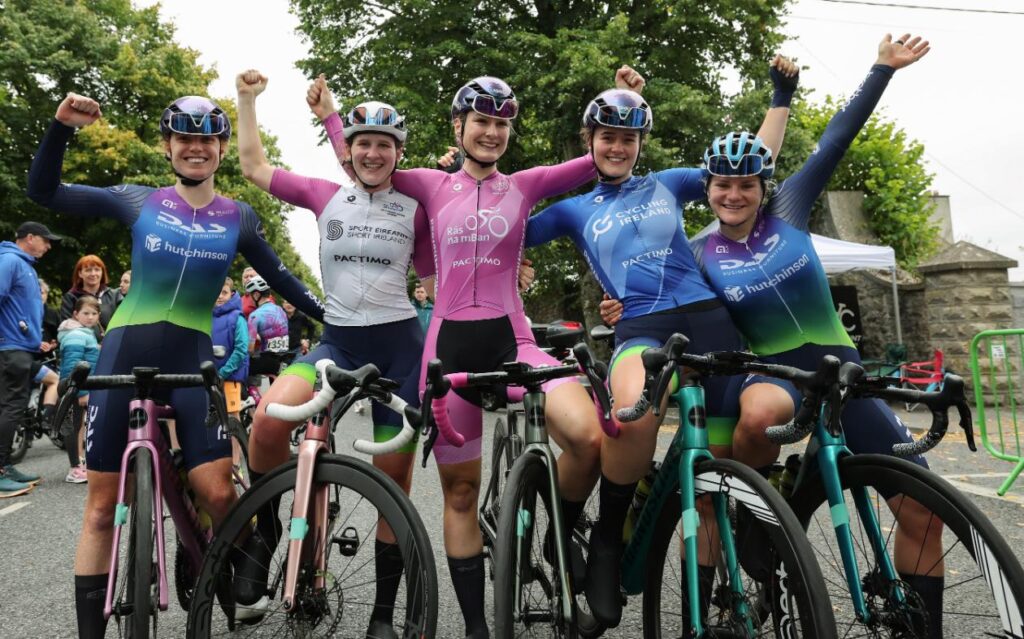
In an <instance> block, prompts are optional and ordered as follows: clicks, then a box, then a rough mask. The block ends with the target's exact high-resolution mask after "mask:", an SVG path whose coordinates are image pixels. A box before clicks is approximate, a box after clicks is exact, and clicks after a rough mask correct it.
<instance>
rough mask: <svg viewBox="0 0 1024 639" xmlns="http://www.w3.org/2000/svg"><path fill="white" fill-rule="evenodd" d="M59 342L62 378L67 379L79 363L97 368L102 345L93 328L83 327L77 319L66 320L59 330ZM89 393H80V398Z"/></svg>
mask: <svg viewBox="0 0 1024 639" xmlns="http://www.w3.org/2000/svg"><path fill="white" fill-rule="evenodd" d="M57 341H58V342H59V343H60V378H61V379H67V378H68V377H70V376H71V371H73V370H74V369H75V366H76V365H78V362H83V361H84V362H89V365H90V366H92V367H93V368H94V369H95V368H96V360H98V359H99V358H100V343H99V342H98V341H96V334H95V333H93V331H92V329H91V328H86V327H84V326H82V324H81V322H79V321H78V320H76V319H66V320H64V321H63V322H61V323H60V326H59V327H58V328H57ZM88 394H89V393H88V391H79V393H78V396H79V397H81V396H82V395H88Z"/></svg>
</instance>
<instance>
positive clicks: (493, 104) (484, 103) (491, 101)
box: [470, 95, 519, 120]
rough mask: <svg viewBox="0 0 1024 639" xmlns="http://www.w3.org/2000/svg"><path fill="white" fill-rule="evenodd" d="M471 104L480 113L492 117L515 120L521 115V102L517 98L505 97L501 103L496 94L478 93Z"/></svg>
mask: <svg viewBox="0 0 1024 639" xmlns="http://www.w3.org/2000/svg"><path fill="white" fill-rule="evenodd" d="M470 106H471V107H472V108H473V110H474V111H476V112H477V113H479V114H480V115H486V116H488V117H491V118H504V119H506V120H513V119H515V117H516V116H517V115H519V103H518V102H516V99H515V98H505V99H504V100H502V101H501V103H500V104H499V103H498V101H497V100H496V99H495V98H494V96H490V95H478V96H476V97H475V98H473V103H472V104H471V105H470Z"/></svg>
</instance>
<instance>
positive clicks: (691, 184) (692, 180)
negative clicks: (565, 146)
mask: <svg viewBox="0 0 1024 639" xmlns="http://www.w3.org/2000/svg"><path fill="white" fill-rule="evenodd" d="M703 197H704V185H703V183H702V181H701V171H700V169H669V170H667V171H658V172H657V173H650V174H648V175H646V176H643V177H632V178H630V179H629V180H627V181H625V182H623V183H622V184H604V183H601V184H598V186H597V188H595V189H594V190H593V191H591V192H590V193H587V194H585V195H578V196H576V197H572V198H568V199H565V200H562V201H561V202H558V203H556V204H553V205H551V206H549V207H547V208H546V209H544V210H543V211H541V212H540V213H538V214H537V215H535V216H533V217H531V218H530V220H529V222H528V224H527V227H526V246H528V247H529V246H536V245H538V244H543V243H544V242H549V241H551V240H553V239H555V238H558V237H562V236H569V237H570V238H571V239H572V241H573V242H574V243H575V244H576V246H577V247H578V248H579V249H580V250H581V251H582V252H583V255H584V257H586V260H587V263H588V264H589V265H590V269H591V270H592V271H593V272H594V275H596V276H597V279H598V281H599V282H600V283H601V286H602V287H603V288H604V290H605V292H606V293H608V295H610V296H611V297H613V298H615V299H618V300H621V301H622V304H623V307H624V308H623V313H622V318H623V319H631V318H634V317H640V316H643V315H647V314H650V313H656V312H658V311H665V310H669V309H673V308H676V307H679V306H683V305H686V304H690V303H693V302H699V301H702V300H707V299H713V298H714V297H715V293H714V292H713V291H712V290H711V288H710V287H709V286H708V284H707V282H705V281H704V277H703V276H702V275H701V273H700V270H699V268H698V266H697V263H696V261H694V259H693V255H692V253H691V252H690V247H689V240H688V238H687V237H686V230H685V229H684V228H683V215H682V211H683V206H684V205H685V204H686V202H690V201H692V200H699V199H701V198H703Z"/></svg>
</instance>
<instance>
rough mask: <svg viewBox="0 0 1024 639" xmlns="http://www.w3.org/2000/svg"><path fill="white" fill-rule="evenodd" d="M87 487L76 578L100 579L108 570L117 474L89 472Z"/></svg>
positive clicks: (77, 555)
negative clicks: (92, 576)
mask: <svg viewBox="0 0 1024 639" xmlns="http://www.w3.org/2000/svg"><path fill="white" fill-rule="evenodd" d="M88 484H89V485H88V494H87V495H86V497H85V513H84V515H83V517H82V534H81V535H80V536H79V538H78V549H77V550H76V551H75V574H76V575H102V574H104V573H106V572H107V570H109V569H110V544H111V543H112V541H113V538H114V506H115V504H116V502H117V484H118V473H105V472H99V471H95V470H90V471H89V482H88Z"/></svg>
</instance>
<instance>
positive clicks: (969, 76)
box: [140, 0, 1024, 280]
mask: <svg viewBox="0 0 1024 639" xmlns="http://www.w3.org/2000/svg"><path fill="white" fill-rule="evenodd" d="M868 1H871V2H875V1H878V2H879V3H880V4H881V0H868ZM904 3H905V4H916V5H927V6H932V7H946V8H947V10H923V9H908V8H896V7H891V6H865V5H864V4H853V3H847V2H832V1H827V0H800V1H798V2H795V3H793V4H792V5H791V11H790V14H789V17H788V18H787V21H788V26H787V27H786V29H785V31H786V33H787V34H788V35H789V36H790V40H789V41H788V42H787V43H786V44H785V45H784V46H783V53H785V54H787V55H790V56H794V57H796V58H797V59H798V61H799V62H800V64H801V65H804V66H808V67H810V68H809V69H807V70H805V71H803V72H802V73H801V85H802V86H803V87H804V88H805V89H807V88H812V89H814V91H815V93H814V94H813V97H814V98H816V99H819V100H820V99H824V97H825V96H826V95H829V94H831V95H838V94H844V95H845V94H848V93H849V92H850V91H851V90H852V89H853V88H855V87H856V85H857V84H858V83H859V82H860V80H861V78H862V77H863V76H864V74H865V73H866V72H867V69H868V68H869V67H870V64H871V63H872V62H873V61H874V55H875V54H874V49H875V46H876V45H877V42H878V41H879V40H880V39H881V36H882V35H884V34H885V33H886V32H892V33H893V34H895V35H894V37H895V36H898V35H899V34H901V33H903V32H907V31H909V32H911V33H915V34H918V33H919V34H922V35H924V36H925V37H926V38H927V39H928V40H930V41H931V43H932V51H931V53H929V54H928V56H926V57H925V58H924V59H923V60H921V61H920V62H919V63H917V64H915V65H913V66H911V67H909V68H907V69H904V70H902V71H900V72H898V73H897V74H896V76H895V77H894V78H893V81H892V82H891V83H890V84H889V88H888V89H887V90H886V92H885V94H884V95H883V96H882V100H881V103H880V106H881V107H883V108H884V110H885V113H886V115H887V117H889V118H891V119H895V120H896V121H897V122H898V123H899V126H901V127H902V128H904V129H905V130H906V131H907V132H908V134H909V135H910V136H911V137H913V138H917V139H918V140H920V141H922V142H923V143H924V145H925V149H926V157H927V159H928V168H929V169H930V170H931V171H932V172H933V173H934V174H935V182H934V189H935V190H936V191H938V192H939V193H941V194H943V195H949V196H950V203H951V207H952V215H953V234H954V236H955V239H965V240H969V241H972V242H974V243H976V244H979V245H981V246H984V247H986V248H989V249H991V250H995V251H998V252H1000V253H1003V254H1004V255H1008V256H1010V257H1012V258H1014V259H1017V260H1019V261H1021V262H1022V263H1024V197H1022V195H1021V194H1022V191H1021V190H1020V183H1021V180H1022V177H1024V172H1022V166H1024V150H1022V148H1021V147H1022V146H1024V144H1022V143H1024V118H1022V110H1024V107H1022V105H1024V90H1022V85H1021V83H1020V70H1019V66H1017V65H1018V64H1019V60H1020V42H1019V39H1020V37H1021V36H1020V34H1021V32H1022V31H1024V15H1006V14H996V13H970V12H962V11H951V10H948V9H949V8H969V9H972V10H975V11H977V10H979V9H985V10H992V11H1010V12H1021V13H1024V2H1020V1H1019V0H912V1H911V0H905V2H904ZM140 4H142V5H149V4H152V2H149V0H143V1H142V2H140ZM197 6H198V5H197V4H196V3H195V2H194V1H193V0H190V1H188V2H186V1H185V0H164V2H163V3H162V9H161V14H162V15H163V16H164V17H165V18H168V19H170V20H172V21H173V22H174V23H175V24H176V25H177V29H178V30H177V41H178V42H179V43H181V44H183V45H185V46H188V47H191V48H193V49H196V50H197V51H199V52H201V56H200V62H201V63H202V64H204V65H207V66H213V67H215V68H216V69H217V70H218V72H219V73H220V78H219V79H218V80H217V81H216V82H214V84H213V87H212V95H213V96H214V97H216V96H234V94H235V89H234V77H235V74H236V73H238V72H239V71H241V70H244V69H246V68H249V67H254V68H258V69H260V70H261V71H263V73H264V74H265V75H267V76H269V78H270V84H269V86H268V88H267V91H266V92H265V93H264V94H263V95H262V96H260V98H259V101H258V103H257V112H258V115H259V119H260V123H261V124H262V125H263V126H264V127H265V128H266V129H267V130H269V131H270V132H271V133H273V134H274V135H276V136H277V137H278V143H279V146H280V147H281V151H282V154H283V157H284V161H285V162H286V163H287V164H288V165H289V166H291V167H292V169H293V170H295V171H297V172H299V173H302V174H305V175H311V176H319V177H325V178H328V179H333V180H336V181H341V180H342V179H343V178H342V174H341V171H340V169H338V167H337V163H336V161H335V159H334V155H333V153H332V152H331V151H330V149H329V148H327V147H326V146H319V147H318V146H317V133H318V132H317V129H316V128H315V127H314V126H312V125H311V124H310V119H309V111H308V110H307V108H306V105H305V100H304V95H305V89H306V86H307V85H308V80H307V79H306V78H304V77H303V76H302V74H301V73H300V72H299V71H298V69H296V68H295V64H294V63H295V61H296V60H298V59H299V58H302V57H304V56H305V54H306V46H305V44H304V43H303V42H302V40H301V37H300V35H298V34H297V33H296V27H297V25H298V20H297V19H296V18H295V17H294V16H293V15H291V14H290V13H289V12H288V3H287V1H286V0H260V1H259V2H252V1H251V0H249V1H242V0H220V1H219V2H215V3H212V4H202V5H201V6H202V10H198V9H197ZM257 8H258V9H257ZM425 63H427V62H425ZM655 109H657V105H655ZM694 161H695V162H696V161H697V158H694ZM289 229H290V230H291V234H292V239H293V240H294V242H295V245H296V248H297V249H298V250H299V253H300V254H301V255H302V256H303V258H304V259H305V260H306V261H307V262H308V263H309V264H310V266H311V267H312V269H313V271H314V272H315V273H317V274H318V275H319V265H318V263H317V260H318V257H317V246H318V238H317V231H316V225H315V223H314V220H313V215H312V213H309V212H308V211H304V210H297V211H295V212H293V213H292V214H291V216H290V219H289ZM1011 279H1015V280H1022V279H1024V268H1018V269H1015V270H1013V271H1011Z"/></svg>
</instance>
